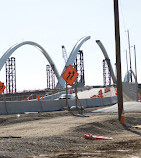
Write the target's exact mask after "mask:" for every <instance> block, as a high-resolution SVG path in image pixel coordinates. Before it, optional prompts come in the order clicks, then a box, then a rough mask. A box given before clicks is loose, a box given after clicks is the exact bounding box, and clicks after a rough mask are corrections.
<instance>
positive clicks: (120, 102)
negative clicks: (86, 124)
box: [114, 0, 123, 121]
mask: <svg viewBox="0 0 141 158" xmlns="http://www.w3.org/2000/svg"><path fill="white" fill-rule="evenodd" d="M114 19H115V43H116V65H117V95H118V118H119V121H121V115H122V112H123V94H122V79H121V57H120V33H119V12H118V0H114Z"/></svg>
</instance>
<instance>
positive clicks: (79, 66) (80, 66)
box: [74, 50, 85, 87]
mask: <svg viewBox="0 0 141 158" xmlns="http://www.w3.org/2000/svg"><path fill="white" fill-rule="evenodd" d="M74 65H76V71H77V72H78V74H79V76H78V78H77V82H78V86H79V87H83V86H84V85H85V76H84V58H83V51H82V50H79V52H78V54H77V56H76V59H75V62H74Z"/></svg>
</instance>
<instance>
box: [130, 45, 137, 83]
mask: <svg viewBox="0 0 141 158" xmlns="http://www.w3.org/2000/svg"><path fill="white" fill-rule="evenodd" d="M131 47H134V58H135V75H136V82H138V80H137V59H136V46H135V45H134V46H131Z"/></svg>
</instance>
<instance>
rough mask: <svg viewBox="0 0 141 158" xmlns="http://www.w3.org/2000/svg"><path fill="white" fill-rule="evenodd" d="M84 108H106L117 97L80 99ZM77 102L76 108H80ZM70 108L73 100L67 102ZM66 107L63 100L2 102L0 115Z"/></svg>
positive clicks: (0, 103)
mask: <svg viewBox="0 0 141 158" xmlns="http://www.w3.org/2000/svg"><path fill="white" fill-rule="evenodd" d="M80 103H81V105H82V106H83V107H84V108H90V107H96V106H106V105H112V104H115V103H117V97H107V98H106V97H105V98H92V99H80ZM80 103H79V101H78V104H77V105H78V106H80ZM69 105H70V106H75V100H69ZM65 107H66V101H65V100H51V101H41V100H40V101H5V102H4V101H2V102H0V114H1V115H4V114H18V113H25V112H46V111H57V110H62V109H63V108H65Z"/></svg>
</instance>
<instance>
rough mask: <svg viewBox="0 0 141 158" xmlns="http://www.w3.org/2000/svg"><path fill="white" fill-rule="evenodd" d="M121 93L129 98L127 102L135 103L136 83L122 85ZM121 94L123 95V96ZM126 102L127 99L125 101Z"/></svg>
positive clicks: (136, 97) (136, 98)
mask: <svg viewBox="0 0 141 158" xmlns="http://www.w3.org/2000/svg"><path fill="white" fill-rule="evenodd" d="M122 87H123V92H124V93H125V94H126V96H127V97H128V98H129V101H137V100H138V93H137V92H138V84H137V83H128V82H123V83H122ZM124 93H123V95H124ZM127 100H128V99H127Z"/></svg>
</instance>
